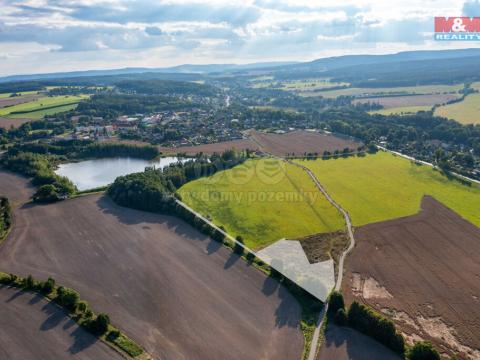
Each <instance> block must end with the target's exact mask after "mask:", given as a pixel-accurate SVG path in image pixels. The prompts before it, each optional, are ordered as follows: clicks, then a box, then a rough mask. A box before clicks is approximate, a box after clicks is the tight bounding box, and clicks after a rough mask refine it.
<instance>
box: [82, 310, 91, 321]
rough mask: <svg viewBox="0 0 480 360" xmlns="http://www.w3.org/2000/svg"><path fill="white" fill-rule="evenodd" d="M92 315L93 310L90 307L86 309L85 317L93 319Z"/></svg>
mask: <svg viewBox="0 0 480 360" xmlns="http://www.w3.org/2000/svg"><path fill="white" fill-rule="evenodd" d="M92 316H93V311H92V310H90V309H87V311H85V314H84V317H85V319H91V318H92Z"/></svg>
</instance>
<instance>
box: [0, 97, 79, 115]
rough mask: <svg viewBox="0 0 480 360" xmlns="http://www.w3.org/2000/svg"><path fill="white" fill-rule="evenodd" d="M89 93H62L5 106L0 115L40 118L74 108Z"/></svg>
mask: <svg viewBox="0 0 480 360" xmlns="http://www.w3.org/2000/svg"><path fill="white" fill-rule="evenodd" d="M87 98H88V95H78V96H72V95H61V96H48V97H42V98H39V99H37V100H33V101H30V102H28V103H23V104H18V105H14V106H9V107H4V108H1V109H0V116H4V117H9V118H31V119H40V118H42V117H43V116H45V115H51V114H55V113H58V112H62V111H67V110H70V109H72V108H74V107H75V106H76V105H77V104H78V103H79V102H80V101H82V100H84V99H87Z"/></svg>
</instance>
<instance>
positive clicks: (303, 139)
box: [250, 131, 361, 156]
mask: <svg viewBox="0 0 480 360" xmlns="http://www.w3.org/2000/svg"><path fill="white" fill-rule="evenodd" d="M250 136H251V138H252V139H253V140H254V141H255V142H256V143H257V144H258V146H259V147H260V148H261V150H262V151H264V152H267V153H270V154H274V155H277V156H285V155H286V154H290V155H291V154H294V155H296V156H301V155H303V154H304V153H318V154H320V155H321V154H323V152H324V151H325V150H327V151H330V152H333V151H335V150H343V149H345V148H350V149H353V150H356V149H357V148H358V147H359V146H360V145H361V144H360V143H358V142H356V141H354V140H351V139H347V138H341V137H338V136H335V135H329V134H321V133H317V132H309V131H293V132H290V133H287V134H272V133H261V132H258V131H251V132H250Z"/></svg>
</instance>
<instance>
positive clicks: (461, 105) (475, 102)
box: [435, 93, 480, 124]
mask: <svg viewBox="0 0 480 360" xmlns="http://www.w3.org/2000/svg"><path fill="white" fill-rule="evenodd" d="M435 115H437V116H443V117H446V118H449V119H453V120H456V121H458V122H460V123H462V124H480V93H475V94H470V95H468V96H466V97H465V99H463V101H460V102H457V103H454V104H449V105H445V106H440V107H438V108H436V109H435Z"/></svg>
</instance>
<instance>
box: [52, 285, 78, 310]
mask: <svg viewBox="0 0 480 360" xmlns="http://www.w3.org/2000/svg"><path fill="white" fill-rule="evenodd" d="M55 300H56V301H57V302H58V303H59V304H60V305H61V306H63V307H65V308H67V309H68V310H70V311H75V309H76V307H77V304H78V301H79V300H80V296H79V295H78V293H77V292H76V291H75V290H73V289H69V288H66V287H63V286H60V287H59V288H58V289H57V298H56V299H55Z"/></svg>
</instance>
